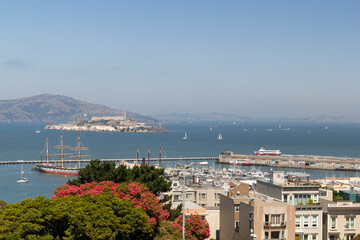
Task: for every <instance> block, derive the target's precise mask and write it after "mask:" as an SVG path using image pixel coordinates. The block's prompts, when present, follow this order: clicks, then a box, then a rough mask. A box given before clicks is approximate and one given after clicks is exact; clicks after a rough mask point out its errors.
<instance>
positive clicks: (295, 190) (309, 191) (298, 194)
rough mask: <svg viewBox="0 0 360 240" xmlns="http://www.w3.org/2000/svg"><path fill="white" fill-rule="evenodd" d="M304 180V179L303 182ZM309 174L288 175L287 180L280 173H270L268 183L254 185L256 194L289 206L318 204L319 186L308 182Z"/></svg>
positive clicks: (259, 182)
mask: <svg viewBox="0 0 360 240" xmlns="http://www.w3.org/2000/svg"><path fill="white" fill-rule="evenodd" d="M304 178H306V179H305V180H304ZM308 179H309V174H305V173H290V174H288V176H287V179H286V178H285V176H284V172H282V171H273V172H271V173H270V181H269V182H266V181H260V180H258V181H257V183H256V192H258V193H261V194H264V195H266V196H270V197H272V198H275V199H278V200H281V201H283V202H285V203H288V204H290V205H298V204H303V205H306V204H307V203H308V202H309V201H310V200H311V201H312V202H313V203H317V202H319V188H320V185H319V184H316V183H313V182H310V181H309V180H308Z"/></svg>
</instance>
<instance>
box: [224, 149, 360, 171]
mask: <svg viewBox="0 0 360 240" xmlns="http://www.w3.org/2000/svg"><path fill="white" fill-rule="evenodd" d="M240 159H247V160H250V163H251V165H256V166H269V167H284V168H301V169H320V170H341V171H360V159H357V158H345V157H331V156H304V155H281V156H269V155H242V154H234V153H233V152H230V151H226V152H222V153H221V154H220V155H219V161H218V163H226V164H230V163H231V162H232V161H235V160H240Z"/></svg>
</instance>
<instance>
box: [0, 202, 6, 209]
mask: <svg viewBox="0 0 360 240" xmlns="http://www.w3.org/2000/svg"><path fill="white" fill-rule="evenodd" d="M5 207H6V202H5V201H4V200H0V210H1V209H3V208H5Z"/></svg>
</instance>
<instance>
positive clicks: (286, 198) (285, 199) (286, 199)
mask: <svg viewBox="0 0 360 240" xmlns="http://www.w3.org/2000/svg"><path fill="white" fill-rule="evenodd" d="M288 196H289V195H288V194H284V202H286V203H287V202H288Z"/></svg>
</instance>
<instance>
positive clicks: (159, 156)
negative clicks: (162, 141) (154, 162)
mask: <svg viewBox="0 0 360 240" xmlns="http://www.w3.org/2000/svg"><path fill="white" fill-rule="evenodd" d="M159 167H161V146H160V150H159Z"/></svg>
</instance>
